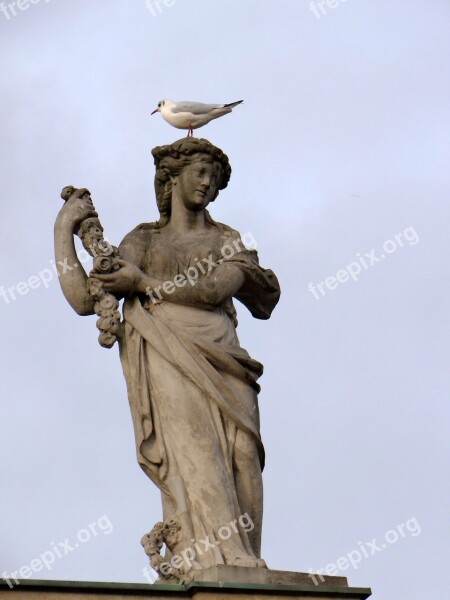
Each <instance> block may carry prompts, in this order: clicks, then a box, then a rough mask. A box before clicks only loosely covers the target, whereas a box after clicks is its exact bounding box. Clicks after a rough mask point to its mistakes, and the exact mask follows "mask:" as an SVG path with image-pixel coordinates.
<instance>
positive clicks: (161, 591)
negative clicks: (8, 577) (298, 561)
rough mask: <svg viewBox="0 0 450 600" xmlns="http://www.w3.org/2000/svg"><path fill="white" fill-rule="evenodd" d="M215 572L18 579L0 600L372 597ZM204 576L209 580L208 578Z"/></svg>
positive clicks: (277, 574) (306, 579)
mask: <svg viewBox="0 0 450 600" xmlns="http://www.w3.org/2000/svg"><path fill="white" fill-rule="evenodd" d="M213 570H215V574H216V575H218V577H221V580H220V581H215V582H207V581H194V582H191V583H188V584H186V585H156V584H153V585H151V584H140V583H95V582H88V581H37V580H30V579H22V580H20V581H19V584H15V582H14V581H12V582H11V583H12V584H13V585H14V587H13V588H12V589H11V588H10V587H9V586H8V584H7V583H6V582H5V581H3V580H2V579H0V600H60V599H62V600H109V599H110V600H138V599H139V600H142V598H152V599H153V600H184V599H187V598H189V599H191V598H192V599H193V600H286V596H289V597H290V598H291V600H303V599H306V598H308V599H309V600H312V599H313V600H330V599H331V598H334V600H365V599H366V598H368V597H369V596H370V595H371V592H370V589H369V588H353V587H348V584H347V579H346V578H345V577H327V576H323V579H324V581H323V582H322V581H321V580H320V578H319V576H318V575H316V581H318V582H320V583H318V585H315V584H314V581H313V580H312V578H311V576H310V575H309V574H308V573H293V572H289V571H270V570H266V569H251V570H252V571H255V570H256V571H262V572H263V573H265V578H266V582H261V583H245V582H243V581H240V582H236V581H234V582H231V581H225V578H228V577H232V576H234V577H235V578H238V579H241V580H242V579H245V577H247V579H248V577H249V576H248V575H246V574H245V571H247V569H242V568H235V567H220V566H219V567H214V568H213ZM232 571H233V572H232ZM242 571H244V573H242ZM207 575H209V576H210V577H212V572H211V573H207ZM254 577H255V573H253V577H252V578H253V579H254ZM258 577H262V576H261V574H258ZM280 581H281V582H284V583H280ZM277 582H278V583H277ZM231 597H232V598H231Z"/></svg>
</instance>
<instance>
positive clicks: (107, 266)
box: [94, 256, 112, 273]
mask: <svg viewBox="0 0 450 600" xmlns="http://www.w3.org/2000/svg"><path fill="white" fill-rule="evenodd" d="M111 270H112V261H111V258H110V257H109V256H96V257H95V258H94V271H96V272H97V273H110V272H111Z"/></svg>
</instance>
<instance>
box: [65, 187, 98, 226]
mask: <svg viewBox="0 0 450 600" xmlns="http://www.w3.org/2000/svg"><path fill="white" fill-rule="evenodd" d="M97 216H98V214H97V212H96V210H95V208H94V205H93V203H92V200H91V197H90V195H89V192H88V190H87V189H86V188H80V189H78V190H75V191H74V192H73V194H72V195H71V196H70V198H69V199H68V200H67V202H65V203H64V205H63V207H62V208H61V210H60V211H59V214H58V219H57V220H58V221H60V222H62V223H64V224H65V225H67V226H70V227H71V229H72V231H75V230H76V228H77V227H78V225H79V224H80V223H81V221H84V220H85V219H88V218H91V217H97Z"/></svg>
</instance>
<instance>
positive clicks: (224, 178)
mask: <svg viewBox="0 0 450 600" xmlns="http://www.w3.org/2000/svg"><path fill="white" fill-rule="evenodd" d="M152 154H153V157H154V160H155V166H156V174H155V191H156V202H157V206H158V210H159V214H160V218H159V220H158V221H157V222H155V223H143V224H141V225H138V226H137V227H136V228H135V229H133V230H132V231H131V232H130V233H128V235H126V236H125V238H124V240H123V241H122V243H121V244H120V246H119V248H118V250H117V249H114V248H113V251H112V258H111V261H110V263H109V265H108V266H105V265H104V266H105V268H104V269H103V271H102V270H101V268H99V261H97V268H95V263H94V270H93V271H92V272H91V273H90V276H89V277H88V276H87V275H86V273H85V272H84V270H83V269H82V268H73V269H72V270H67V271H66V272H65V273H64V274H63V275H61V277H60V278H59V281H60V283H61V286H62V290H63V292H64V295H65V297H66V299H67V301H68V302H69V304H70V305H71V306H72V308H73V309H74V310H75V311H76V312H77V313H78V314H80V315H92V314H94V313H95V312H97V314H100V319H102V318H103V317H102V314H101V313H99V305H98V304H97V305H96V303H98V302H99V301H101V299H102V297H103V296H104V295H105V294H108V298H109V296H113V299H116V300H120V299H121V298H124V303H123V321H122V323H121V324H120V327H117V323H116V322H115V321H114V322H113V327H112V333H110V335H113V336H114V335H117V337H118V340H119V347H120V358H121V362H122V367H123V372H124V375H125V379H126V383H127V390H128V398H129V403H130V408H131V415H132V419H133V424H134V430H135V436H136V451H137V458H138V462H139V464H140V465H141V467H142V469H143V470H144V472H145V473H146V475H147V476H148V477H149V478H150V479H151V480H152V481H153V482H154V483H155V484H156V485H157V486H158V488H159V489H160V490H161V495H162V505H163V522H160V523H157V524H156V525H155V527H154V528H153V530H152V532H151V533H149V534H146V536H144V538H143V541H142V544H143V546H144V548H145V550H146V552H147V554H148V555H149V557H150V560H151V562H152V565H154V566H155V568H156V569H157V570H158V571H159V573H160V576H161V578H162V579H164V578H165V577H166V578H167V579H168V580H174V578H175V580H183V579H185V580H188V579H189V578H191V579H192V578H193V577H194V575H193V573H198V571H199V570H200V571H201V570H205V569H207V568H209V567H212V566H217V565H234V566H240V567H260V568H261V567H262V568H264V567H266V565H265V562H264V560H262V559H261V555H260V548H261V524H262V510H263V486H262V475H261V473H262V469H263V466H264V448H263V444H262V442H261V436H260V427H259V411H258V400H257V394H258V391H259V386H258V383H257V380H258V378H259V377H260V375H261V374H262V371H263V367H262V365H261V364H260V363H259V362H257V361H256V360H254V359H253V358H251V357H250V356H249V354H248V353H247V352H246V351H245V350H244V349H243V348H242V347H241V346H240V344H239V340H238V337H237V335H236V326H237V320H236V311H235V309H234V306H233V298H236V299H237V300H239V301H240V302H242V303H243V304H244V305H245V306H246V307H247V308H248V309H249V310H250V312H251V314H252V315H253V316H254V317H255V318H257V319H268V318H269V317H270V315H271V313H272V310H273V309H274V307H275V305H276V304H277V302H278V299H279V295H280V290H279V285H278V281H277V279H276V277H275V275H274V274H273V272H272V271H270V270H266V269H263V268H262V267H260V266H259V263H258V256H257V253H256V251H255V250H248V249H247V248H246V247H245V246H244V244H243V242H242V239H241V237H240V235H239V233H238V232H237V231H235V230H233V229H232V228H231V227H228V226H227V225H224V224H222V223H217V222H215V221H214V220H213V219H212V217H211V216H210V214H209V212H208V210H207V206H208V205H209V203H210V202H213V201H214V200H215V199H216V198H217V196H218V194H219V190H222V189H224V188H225V187H226V186H227V184H228V181H229V178H230V174H231V167H230V164H229V161H228V158H227V156H226V155H225V154H224V153H223V152H222V151H221V150H220V149H219V148H217V147H215V146H213V145H212V144H211V143H210V142H209V141H207V140H205V139H199V138H193V137H191V138H183V139H181V140H179V141H177V142H174V143H173V144H170V145H166V146H160V147H157V148H154V149H153V151H152ZM65 190H66V193H65V195H64V194H63V195H64V197H67V196H68V199H67V201H66V202H65V204H64V205H63V207H62V208H61V210H60V212H59V214H58V217H57V220H56V224H55V251H56V260H57V261H62V262H64V261H67V263H68V264H71V265H74V264H76V263H77V262H78V261H77V256H76V251H75V246H74V237H73V236H74V233H78V235H81V234H82V233H83V232H86V231H87V232H89V231H92V228H94V229H95V227H96V228H97V230H96V231H97V242H98V240H99V239H100V238H99V237H98V236H99V235H100V234H99V231H100V229H101V225H100V224H99V222H98V218H97V213H96V212H95V209H94V206H93V204H92V201H91V198H90V195H89V193H88V192H87V190H86V189H80V190H76V189H75V188H65ZM67 190H68V192H67ZM86 221H87V223H88V226H86V225H83V223H86ZM80 231H81V233H80ZM94 233H95V232H94ZM100 233H101V231H100ZM92 253H93V252H91V254H92ZM93 254H94V255H95V253H93ZM107 304H108V303H107ZM112 304H114V302H113V303H112ZM108 306H109V309H110V310H113V311H115V310H116V307H115V305H114V308H112V305H111V302H109V304H108ZM114 315H115V312H114ZM109 318H112V317H111V315H110V317H109ZM108 323H109V324H111V323H110V322H109V321H108ZM112 343H114V339H113V338H111V337H107V339H106V343H105V344H104V345H106V346H110V345H112ZM163 542H164V543H165V545H166V555H165V559H166V562H167V563H168V562H169V560H170V568H168V569H166V572H165V570H164V565H163V566H162V567H161V564H162V563H161V560H160V558H159V553H160V550H161V547H162V544H163Z"/></svg>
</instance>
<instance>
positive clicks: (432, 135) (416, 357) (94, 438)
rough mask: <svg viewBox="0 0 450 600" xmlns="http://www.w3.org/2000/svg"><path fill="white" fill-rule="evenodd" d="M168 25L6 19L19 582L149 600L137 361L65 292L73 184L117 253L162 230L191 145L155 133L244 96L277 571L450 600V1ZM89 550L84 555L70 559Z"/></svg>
mask: <svg viewBox="0 0 450 600" xmlns="http://www.w3.org/2000/svg"><path fill="white" fill-rule="evenodd" d="M147 4H148V5H147V6H146V2H145V0H128V1H126V2H125V0H122V1H120V0H97V1H96V2H92V1H91V0H76V1H75V0H70V1H67V0H65V1H62V0H51V1H50V2H46V1H45V0H41V1H40V2H36V3H34V4H28V5H27V4H25V5H23V6H25V9H24V10H20V9H18V8H17V7H16V8H15V9H14V11H12V9H11V8H8V7H6V8H5V9H4V12H0V40H1V42H0V43H1V44H2V52H1V54H0V80H1V99H2V110H1V113H0V118H1V136H2V137H1V141H2V143H1V153H2V157H1V162H0V172H1V183H2V185H1V189H2V197H3V201H2V219H1V221H0V245H1V256H2V268H1V273H0V275H1V276H0V286H3V288H0V289H3V292H2V294H3V295H0V324H1V332H2V335H1V337H2V345H1V358H0V360H1V365H2V379H1V405H2V408H1V420H0V447H1V453H0V456H1V461H2V464H1V481H2V483H1V486H2V487H1V496H0V515H1V518H0V574H1V573H2V572H3V571H7V572H8V573H9V572H11V571H15V570H18V569H20V568H21V567H24V566H26V565H28V566H29V565H30V563H31V561H33V560H34V559H37V558H39V557H40V556H41V555H43V554H45V553H46V552H47V553H48V552H50V554H51V553H52V552H53V556H54V563H53V564H52V565H50V566H51V570H50V569H47V568H43V569H42V570H40V572H36V573H34V574H33V577H34V578H36V579H66V580H91V581H134V582H140V583H145V581H146V580H145V578H144V575H143V568H144V567H145V566H146V564H147V558H146V556H145V554H144V553H143V551H142V548H141V547H140V543H139V540H140V538H141V536H142V535H143V534H144V533H145V532H147V531H149V530H150V529H151V527H152V526H153V524H154V523H155V522H156V521H157V520H159V519H160V518H161V509H160V498H159V492H158V490H157V488H156V487H154V486H153V484H151V482H150V481H149V480H148V479H147V478H146V476H145V475H144V474H143V472H142V471H141V469H140V468H139V466H138V464H137V462H136V458H135V448H134V435H133V430H132V423H131V417H130V414H129V408H128V403H127V396H126V389H125V383H124V380H123V377H122V373H121V366H120V362H119V357H118V350H117V346H115V347H114V348H113V349H112V350H110V351H108V350H105V349H103V348H101V347H100V346H99V345H98V343H97V330H96V327H95V317H87V318H81V317H78V316H77V315H76V314H75V313H74V312H73V311H72V310H71V309H70V307H69V305H68V304H67V303H66V302H65V300H64V298H63V296H62V293H61V290H60V288H59V285H58V282H57V280H56V279H55V278H54V277H53V278H51V281H48V282H46V283H45V285H44V283H43V280H44V279H46V278H47V279H50V276H49V275H48V272H46V271H45V270H46V269H50V270H51V261H52V259H53V224H54V220H55V217H56V214H57V212H58V210H59V207H60V205H61V202H62V200H61V199H60V196H59V195H60V191H61V188H62V187H63V186H65V185H68V184H73V185H75V186H78V187H81V186H84V187H88V188H89V189H90V190H91V192H92V197H93V200H94V202H95V204H96V207H97V209H98V211H99V214H100V218H101V220H102V222H103V225H104V227H105V231H106V234H107V236H108V238H109V239H110V240H111V241H112V242H113V243H116V244H118V243H119V242H120V240H121V239H122V237H123V236H124V235H125V234H126V233H127V232H128V231H130V230H131V229H132V228H133V227H135V226H136V225H137V224H138V223H140V222H143V221H151V220H155V218H156V217H157V211H156V206H155V198H154V193H153V174H154V167H153V161H152V158H151V155H150V150H151V148H153V147H154V146H156V145H160V144H166V143H170V142H172V141H174V140H176V139H178V138H179V137H181V135H182V132H179V131H177V130H175V129H173V128H171V127H170V126H169V125H168V124H167V123H165V122H164V121H163V120H162V118H161V116H160V115H155V116H153V117H150V112H151V110H153V108H154V107H155V106H156V103H157V102H158V100H160V99H161V98H172V99H175V100H199V101H204V102H231V101H234V100H240V99H241V98H243V99H244V100H245V102H244V104H242V105H241V106H239V107H237V108H236V109H235V110H234V111H233V114H232V115H227V116H225V117H224V118H222V119H219V120H217V121H214V122H212V123H211V124H210V125H208V126H207V127H205V128H204V129H202V130H200V131H199V132H198V135H202V136H204V137H207V138H208V139H209V140H210V141H211V142H213V143H214V144H216V145H218V146H219V147H221V148H222V149H223V150H224V151H225V152H226V153H227V154H228V155H229V157H230V161H231V164H232V167H233V174H232V178H231V182H230V185H229V187H228V188H227V189H226V190H224V191H223V192H221V194H220V196H219V198H218V199H217V201H216V202H215V204H214V205H212V207H211V213H212V215H213V217H214V218H215V219H216V220H218V221H221V222H224V223H227V224H228V225H231V226H232V227H234V228H235V229H238V230H239V231H240V232H241V233H245V232H251V233H252V235H253V237H254V238H255V240H256V241H257V243H258V248H259V253H260V261H261V264H262V265H263V266H264V267H270V268H272V269H273V270H274V271H275V272H276V274H277V275H278V277H279V279H280V283H281V288H282V297H281V301H280V303H279V305H278V306H277V308H276V309H275V311H274V313H273V316H272V318H271V319H270V320H269V321H257V320H255V319H252V317H251V315H250V314H249V313H248V312H247V310H246V309H245V308H244V307H243V306H242V305H240V306H239V307H238V311H239V321H240V323H239V328H238V333H239V336H240V340H241V344H242V345H243V347H245V348H246V349H247V350H248V351H249V353H250V354H251V355H252V356H253V357H255V358H257V359H258V360H260V361H261V362H263V363H264V366H265V374H264V376H263V378H262V380H261V384H262V392H261V394H260V407H261V417H262V434H263V439H264V442H265V445H266V452H267V466H266V470H265V473H264V483H265V517H264V531H263V556H264V558H265V559H266V560H267V563H268V564H269V566H270V567H272V568H275V569H286V570H297V571H308V570H309V569H310V568H311V569H320V568H324V567H326V566H327V565H329V564H330V563H336V561H337V560H338V559H339V558H341V557H347V558H348V556H349V555H350V556H352V560H353V563H354V564H355V566H356V568H353V566H348V565H347V567H348V568H346V569H344V570H341V571H340V573H339V574H341V575H344V576H347V577H348V578H349V582H350V584H352V585H361V586H371V587H372V589H373V591H374V598H376V600H403V599H404V600H406V599H408V600H424V599H425V598H426V600H438V599H439V600H440V599H441V598H442V593H443V592H442V589H443V587H444V586H445V582H444V581H443V580H442V578H441V577H440V574H442V575H443V576H444V574H445V573H446V571H447V569H448V555H449V545H450V544H449V537H450V531H449V529H450V526H449V514H448V507H449V487H450V484H449V479H448V458H449V456H448V454H449V451H448V431H449V343H448V342H449V319H448V305H449V301H448V297H449V291H450V286H449V278H448V257H449V219H450V206H449V191H450V176H449V172H450V171H449V157H450V144H449V100H450V98H449V96H450V85H449V83H450V75H449V69H448V64H449V47H450V38H449V35H448V25H449V18H450V4H449V3H448V0H427V2H423V1H421V0H395V1H392V0H347V1H345V2H344V0H340V1H339V0H333V1H331V2H330V4H331V5H332V6H334V8H330V7H328V5H327V4H326V3H325V2H322V3H321V4H322V10H321V9H320V6H319V4H320V3H319V2H317V1H316V2H312V3H310V2H309V0H308V1H307V0H289V1H286V0H285V1H282V0H279V1H277V2H274V1H268V0H266V1H261V0H245V1H244V0H241V1H238V0H215V1H214V2H211V1H210V0H175V1H174V2H173V1H172V2H167V4H168V5H165V4H164V2H162V3H161V5H160V6H161V9H162V10H161V12H160V11H159V10H158V7H157V3H156V2H149V3H147ZM311 5H312V6H311ZM14 12H15V14H14ZM383 257H384V258H383ZM86 265H87V267H89V263H86ZM355 265H356V266H355ZM43 272H45V274H42V273H43ZM39 274H40V275H39ZM33 277H34V278H33ZM30 278H31V279H30ZM19 282H27V283H26V285H22V286H20V285H19V286H18V284H19ZM28 282H29V283H28ZM310 284H313V285H310ZM30 285H31V286H32V287H34V289H32V288H31V287H30ZM17 286H18V287H19V289H20V290H21V294H20V293H18V292H17ZM46 286H47V287H46ZM12 287H14V288H15V291H14V290H13V291H12V292H11V291H8V288H12ZM14 297H15V299H14ZM92 523H97V531H98V532H99V533H98V534H97V535H93V534H92V535H91V536H90V539H87V538H88V536H89V530H88V529H87V528H88V527H89V524H92ZM108 524H109V525H108ZM83 530H85V531H86V530H87V531H88V534H86V533H85V534H81V535H80V534H79V532H80V531H83ZM77 536H78V537H77ZM67 538H68V539H69V543H70V545H71V546H72V545H74V542H75V541H76V540H78V541H79V545H78V548H75V549H74V550H73V551H71V552H68V553H67V555H65V556H62V557H61V558H59V557H58V556H57V554H56V550H55V549H58V548H60V549H61V548H62V546H60V545H59V544H61V543H63V542H64V541H65V540H66V539H67ZM374 538H376V547H374V545H373V540H374ZM83 540H84V541H83ZM383 546H384V547H383ZM376 548H379V549H378V550H377V549H376ZM52 549H53V550H52ZM363 550H364V552H363ZM357 552H359V554H360V557H361V559H360V562H359V563H358V564H356V562H357V556H358V555H357ZM60 553H61V554H63V553H64V550H61V552H60ZM350 553H353V554H350ZM50 554H46V555H45V556H47V557H49V556H50ZM366 555H367V556H366ZM49 560H50V559H49ZM34 564H37V563H34ZM341 564H345V563H343V562H342V561H341Z"/></svg>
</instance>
